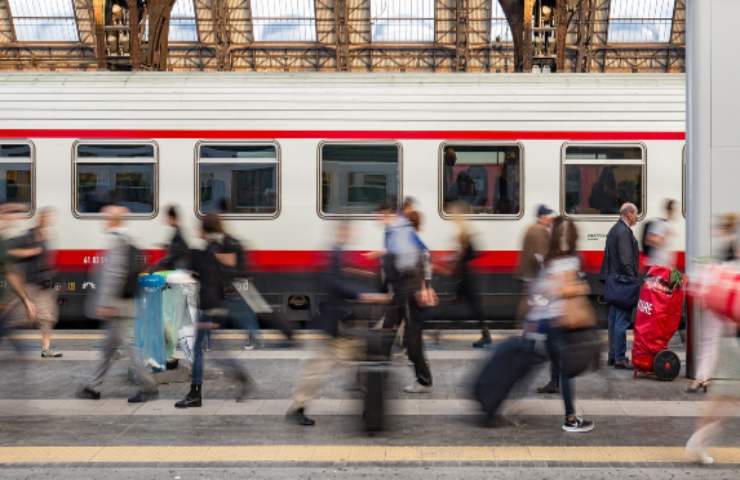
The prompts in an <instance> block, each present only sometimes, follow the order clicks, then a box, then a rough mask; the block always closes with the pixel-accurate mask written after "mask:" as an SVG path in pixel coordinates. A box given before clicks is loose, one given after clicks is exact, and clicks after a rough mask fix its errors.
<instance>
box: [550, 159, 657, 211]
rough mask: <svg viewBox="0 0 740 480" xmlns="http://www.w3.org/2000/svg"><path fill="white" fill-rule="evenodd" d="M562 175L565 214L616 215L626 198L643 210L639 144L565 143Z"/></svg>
mask: <svg viewBox="0 0 740 480" xmlns="http://www.w3.org/2000/svg"><path fill="white" fill-rule="evenodd" d="M562 175H563V176H562V180H563V187H562V188H563V198H562V203H563V211H564V213H566V214H568V215H617V214H618V213H619V208H620V206H621V205H622V204H623V203H625V202H632V203H634V204H635V205H636V206H637V209H638V211H639V212H640V214H642V208H643V198H644V194H645V191H644V189H645V183H644V182H645V150H644V148H643V147H642V146H640V145H627V146H623V145H597V146H592V145H585V146H580V145H567V146H566V147H565V151H564V157H563V174H562Z"/></svg>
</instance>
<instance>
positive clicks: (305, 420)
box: [286, 407, 316, 427]
mask: <svg viewBox="0 0 740 480" xmlns="http://www.w3.org/2000/svg"><path fill="white" fill-rule="evenodd" d="M286 418H287V419H288V420H291V421H292V422H294V423H296V424H297V425H301V426H304V427H313V426H314V425H316V420H314V419H313V418H309V417H307V416H306V411H305V409H304V408H303V407H301V408H296V409H295V410H291V411H289V412H288V413H287V414H286Z"/></svg>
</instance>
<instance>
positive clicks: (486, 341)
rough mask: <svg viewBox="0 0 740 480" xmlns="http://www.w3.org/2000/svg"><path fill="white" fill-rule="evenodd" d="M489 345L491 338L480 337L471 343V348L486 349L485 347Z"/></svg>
mask: <svg viewBox="0 0 740 480" xmlns="http://www.w3.org/2000/svg"><path fill="white" fill-rule="evenodd" d="M490 344H491V337H480V338H479V339H478V340H476V341H475V342H474V343H473V348H486V345H490Z"/></svg>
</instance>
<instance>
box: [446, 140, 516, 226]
mask: <svg viewBox="0 0 740 480" xmlns="http://www.w3.org/2000/svg"><path fill="white" fill-rule="evenodd" d="M440 165H441V166H440V178H441V187H442V195H441V198H442V214H443V215H445V214H447V213H449V207H450V205H451V204H453V203H462V204H465V205H466V207H467V210H468V211H469V212H470V213H471V214H472V215H480V216H483V215H491V216H499V215H504V216H510V215H519V214H521V197H522V191H521V188H522V149H521V146H519V145H476V144H445V145H444V148H443V149H442V156H441V159H440Z"/></svg>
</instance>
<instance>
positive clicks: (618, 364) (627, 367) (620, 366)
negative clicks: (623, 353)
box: [614, 360, 632, 370]
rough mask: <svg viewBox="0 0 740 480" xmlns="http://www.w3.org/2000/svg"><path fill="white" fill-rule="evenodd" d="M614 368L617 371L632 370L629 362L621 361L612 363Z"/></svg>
mask: <svg viewBox="0 0 740 480" xmlns="http://www.w3.org/2000/svg"><path fill="white" fill-rule="evenodd" d="M614 368H616V369H617V370H632V365H630V362H629V361H627V360H623V361H621V362H614Z"/></svg>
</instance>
